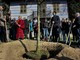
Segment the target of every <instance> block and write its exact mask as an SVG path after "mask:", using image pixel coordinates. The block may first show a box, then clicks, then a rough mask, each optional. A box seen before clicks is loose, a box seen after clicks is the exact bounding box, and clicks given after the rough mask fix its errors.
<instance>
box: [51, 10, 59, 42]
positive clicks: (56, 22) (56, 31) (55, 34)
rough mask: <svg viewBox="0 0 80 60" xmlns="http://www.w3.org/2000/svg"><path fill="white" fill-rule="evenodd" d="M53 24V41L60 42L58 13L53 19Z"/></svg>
mask: <svg viewBox="0 0 80 60" xmlns="http://www.w3.org/2000/svg"><path fill="white" fill-rule="evenodd" d="M52 24H54V25H53V30H52V36H53V41H58V39H59V34H60V18H59V16H58V15H56V12H54V14H53V17H52V19H51V26H52ZM54 38H55V39H54Z"/></svg>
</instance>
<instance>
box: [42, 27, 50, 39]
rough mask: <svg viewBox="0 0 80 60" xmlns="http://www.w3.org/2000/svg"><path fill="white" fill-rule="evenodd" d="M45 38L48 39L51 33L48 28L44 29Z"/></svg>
mask: <svg viewBox="0 0 80 60" xmlns="http://www.w3.org/2000/svg"><path fill="white" fill-rule="evenodd" d="M43 33H44V38H48V35H49V32H48V28H43Z"/></svg>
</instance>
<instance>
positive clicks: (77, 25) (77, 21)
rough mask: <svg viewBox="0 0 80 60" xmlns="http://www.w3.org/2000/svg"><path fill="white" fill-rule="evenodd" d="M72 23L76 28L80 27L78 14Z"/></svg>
mask: <svg viewBox="0 0 80 60" xmlns="http://www.w3.org/2000/svg"><path fill="white" fill-rule="evenodd" d="M74 25H76V28H80V16H79V17H76V19H75V21H74Z"/></svg>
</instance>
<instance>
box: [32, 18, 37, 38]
mask: <svg viewBox="0 0 80 60" xmlns="http://www.w3.org/2000/svg"><path fill="white" fill-rule="evenodd" d="M33 28H34V38H36V39H37V35H38V22H37V18H35V19H34V20H33Z"/></svg>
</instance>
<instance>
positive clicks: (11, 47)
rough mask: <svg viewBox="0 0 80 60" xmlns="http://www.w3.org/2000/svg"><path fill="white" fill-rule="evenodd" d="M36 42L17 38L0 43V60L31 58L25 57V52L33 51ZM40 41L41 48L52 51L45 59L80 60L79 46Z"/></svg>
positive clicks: (26, 59) (25, 59) (24, 59)
mask: <svg viewBox="0 0 80 60" xmlns="http://www.w3.org/2000/svg"><path fill="white" fill-rule="evenodd" d="M36 43H37V42H36V41H34V40H21V41H20V40H17V41H13V42H8V43H1V44H0V60H32V59H28V58H26V57H25V53H27V52H28V51H35V50H36ZM40 43H41V45H40V46H41V49H44V50H46V49H47V50H48V51H49V52H51V53H52V52H54V53H52V55H54V56H53V57H49V58H48V59H46V60H80V49H79V48H72V47H69V46H67V45H65V44H60V43H53V42H44V41H41V42H40ZM59 49H60V50H59ZM56 50H57V51H56ZM55 52H58V53H55ZM51 53H50V54H51Z"/></svg>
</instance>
